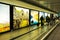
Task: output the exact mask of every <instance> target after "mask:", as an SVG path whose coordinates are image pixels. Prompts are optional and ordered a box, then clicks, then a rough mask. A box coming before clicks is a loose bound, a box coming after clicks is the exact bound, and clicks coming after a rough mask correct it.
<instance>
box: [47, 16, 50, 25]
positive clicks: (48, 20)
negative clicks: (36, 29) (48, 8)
mask: <svg viewBox="0 0 60 40" xmlns="http://www.w3.org/2000/svg"><path fill="white" fill-rule="evenodd" d="M46 22H47V23H48V25H49V22H50V18H49V16H46Z"/></svg>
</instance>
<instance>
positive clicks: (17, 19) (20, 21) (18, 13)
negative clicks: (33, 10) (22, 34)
mask: <svg viewBox="0 0 60 40" xmlns="http://www.w3.org/2000/svg"><path fill="white" fill-rule="evenodd" d="M13 19H14V28H22V27H25V26H28V25H29V9H25V8H21V7H14V13H13Z"/></svg>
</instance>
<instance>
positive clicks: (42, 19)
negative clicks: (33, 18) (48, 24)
mask: <svg viewBox="0 0 60 40" xmlns="http://www.w3.org/2000/svg"><path fill="white" fill-rule="evenodd" d="M40 20H41V26H43V25H44V23H43V21H44V18H43V16H41V18H40Z"/></svg>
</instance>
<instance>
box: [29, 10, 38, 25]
mask: <svg viewBox="0 0 60 40" xmlns="http://www.w3.org/2000/svg"><path fill="white" fill-rule="evenodd" d="M30 22H31V25H33V24H37V23H38V11H33V10H31V15H30Z"/></svg>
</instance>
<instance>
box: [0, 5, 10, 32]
mask: <svg viewBox="0 0 60 40" xmlns="http://www.w3.org/2000/svg"><path fill="white" fill-rule="evenodd" d="M9 10H10V8H9V5H5V4H0V32H5V31H8V30H10V12H9Z"/></svg>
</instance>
